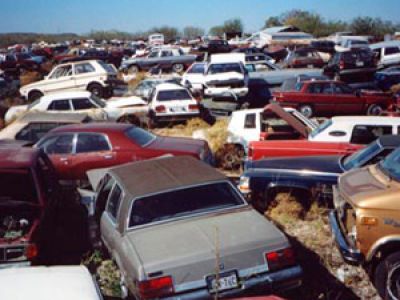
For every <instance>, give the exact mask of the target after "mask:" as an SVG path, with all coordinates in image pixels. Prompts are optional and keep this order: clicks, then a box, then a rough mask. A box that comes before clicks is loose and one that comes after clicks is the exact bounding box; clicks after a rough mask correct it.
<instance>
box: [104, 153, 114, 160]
mask: <svg viewBox="0 0 400 300" xmlns="http://www.w3.org/2000/svg"><path fill="white" fill-rule="evenodd" d="M103 157H104V159H112V158H113V155H112V154H106V155H104V156H103Z"/></svg>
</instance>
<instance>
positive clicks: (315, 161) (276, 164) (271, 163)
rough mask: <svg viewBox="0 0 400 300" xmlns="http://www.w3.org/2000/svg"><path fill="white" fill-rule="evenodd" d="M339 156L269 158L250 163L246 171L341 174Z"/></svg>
mask: <svg viewBox="0 0 400 300" xmlns="http://www.w3.org/2000/svg"><path fill="white" fill-rule="evenodd" d="M340 158H341V156H340V155H327V156H304V157H285V158H271V159H261V160H256V161H250V162H249V163H248V165H247V168H248V169H278V170H279V169H285V170H304V171H306V170H309V171H316V172H325V173H334V174H340V173H343V170H342V169H341V167H340Z"/></svg>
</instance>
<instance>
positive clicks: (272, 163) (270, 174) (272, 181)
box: [239, 135, 400, 207]
mask: <svg viewBox="0 0 400 300" xmlns="http://www.w3.org/2000/svg"><path fill="white" fill-rule="evenodd" d="M398 147H400V136H398V135H384V136H381V137H380V138H378V139H377V140H376V141H374V142H372V143H371V144H369V145H368V146H367V147H365V148H363V149H360V150H358V151H356V152H354V153H353V154H351V155H350V154H349V155H332V156H329V155H328V156H307V157H284V158H269V159H261V160H257V161H251V162H249V163H247V164H246V165H245V171H244V173H243V174H242V175H241V177H240V183H239V189H240V190H241V191H242V192H243V193H244V194H246V195H248V198H249V199H251V200H252V203H255V204H258V205H260V206H261V207H265V204H268V202H270V201H272V200H274V198H275V196H276V194H277V193H278V192H279V191H280V190H290V191H291V192H293V193H295V192H300V193H302V195H303V196H307V197H308V198H311V197H313V199H316V200H318V201H320V202H321V203H323V204H328V205H330V206H331V205H332V186H333V185H335V184H337V179H338V177H339V176H340V175H341V174H343V173H344V172H347V171H349V170H352V169H356V168H361V167H364V166H366V165H371V164H375V163H377V162H378V161H380V160H381V159H383V158H385V157H386V156H387V155H389V154H390V153H392V151H394V150H395V149H396V148H398Z"/></svg>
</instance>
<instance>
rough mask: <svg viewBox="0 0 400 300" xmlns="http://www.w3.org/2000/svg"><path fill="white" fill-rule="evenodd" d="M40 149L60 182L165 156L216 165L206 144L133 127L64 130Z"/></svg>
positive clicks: (45, 139)
mask: <svg viewBox="0 0 400 300" xmlns="http://www.w3.org/2000/svg"><path fill="white" fill-rule="evenodd" d="M36 147H39V148H42V149H43V150H44V152H45V153H47V154H48V155H49V157H50V160H51V161H52V163H53V165H54V167H55V169H56V171H57V172H58V175H59V178H60V179H64V180H81V179H86V178H87V177H86V171H88V170H91V169H98V168H105V167H109V166H114V165H118V164H123V163H127V162H131V161H137V160H143V159H148V158H154V157H157V156H161V155H166V154H172V155H190V156H193V157H195V158H198V159H201V160H203V161H205V162H208V163H212V153H211V151H210V149H209V147H208V144H207V142H206V141H203V140H195V139H190V138H177V137H163V136H157V135H155V134H153V133H150V132H148V131H146V130H143V129H141V128H139V127H136V126H133V125H130V124H117V123H115V124H113V123H111V124H110V123H104V124H102V123H92V124H79V125H68V126H61V127H58V128H56V129H54V130H52V131H50V132H49V133H48V134H46V135H45V136H44V137H43V138H42V139H41V140H39V142H38V143H37V144H36Z"/></svg>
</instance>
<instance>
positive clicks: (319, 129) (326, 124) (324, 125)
mask: <svg viewBox="0 0 400 300" xmlns="http://www.w3.org/2000/svg"><path fill="white" fill-rule="evenodd" d="M331 125H332V120H327V121H325V122H324V123H322V124H321V125H320V126H318V127H317V128H315V129H314V130H313V131H311V133H310V136H311V138H314V137H316V136H317V135H318V134H320V133H321V132H322V131H324V130H325V129H327V128H328V127H329V126H331Z"/></svg>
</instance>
